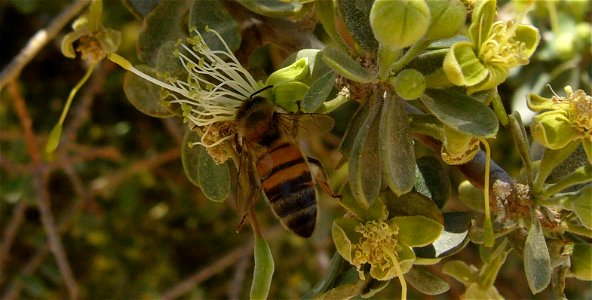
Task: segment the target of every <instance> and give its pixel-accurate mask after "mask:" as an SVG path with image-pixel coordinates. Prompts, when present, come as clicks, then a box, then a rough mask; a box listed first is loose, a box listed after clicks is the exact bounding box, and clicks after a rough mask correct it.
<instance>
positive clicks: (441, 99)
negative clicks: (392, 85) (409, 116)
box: [420, 90, 499, 138]
mask: <svg viewBox="0 0 592 300" xmlns="http://www.w3.org/2000/svg"><path fill="white" fill-rule="evenodd" d="M420 99H421V102H422V103H423V104H424V105H425V106H426V108H427V109H428V110H429V111H430V112H431V113H432V114H434V115H435V116H436V117H437V118H438V119H439V120H440V121H442V123H444V124H446V125H448V126H450V127H452V128H454V129H456V130H457V131H460V132H463V133H466V134H469V135H473V136H476V137H484V138H492V137H495V135H496V133H497V130H498V126H499V124H498V123H499V122H498V120H497V117H496V115H495V113H494V112H493V111H492V110H491V109H490V108H489V107H487V105H485V104H483V103H480V102H479V101H477V100H475V99H473V98H471V97H468V96H466V95H462V94H458V93H454V92H450V91H446V90H426V93H425V94H424V95H423V96H422V97H421V98H420Z"/></svg>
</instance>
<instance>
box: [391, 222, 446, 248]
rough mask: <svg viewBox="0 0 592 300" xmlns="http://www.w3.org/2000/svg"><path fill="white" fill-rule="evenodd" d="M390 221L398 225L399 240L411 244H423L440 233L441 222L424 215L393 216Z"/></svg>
mask: <svg viewBox="0 0 592 300" xmlns="http://www.w3.org/2000/svg"><path fill="white" fill-rule="evenodd" d="M391 222H394V223H396V224H397V226H399V241H400V242H402V243H404V244H406V245H408V246H411V247H418V246H425V245H428V244H430V243H432V242H433V241H435V240H436V239H437V238H438V237H439V236H440V233H442V229H443V228H444V226H442V224H440V223H438V222H436V221H434V220H432V219H429V218H426V217H424V216H404V217H394V218H393V219H392V220H391Z"/></svg>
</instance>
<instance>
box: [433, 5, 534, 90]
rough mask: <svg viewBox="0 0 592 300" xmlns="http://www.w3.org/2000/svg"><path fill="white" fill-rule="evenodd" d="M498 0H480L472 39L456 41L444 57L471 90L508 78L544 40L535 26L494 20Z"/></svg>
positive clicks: (458, 81)
mask: <svg viewBox="0 0 592 300" xmlns="http://www.w3.org/2000/svg"><path fill="white" fill-rule="evenodd" d="M495 15H496V1H494V0H489V1H479V2H477V3H476V4H475V7H474V9H473V19H472V23H471V26H470V27H469V39H470V40H469V41H463V42H458V43H455V44H454V45H453V46H452V47H451V48H450V51H449V52H448V54H447V55H446V58H445V59H444V72H445V73H446V76H447V77H448V79H449V80H450V81H451V82H452V83H454V84H455V85H458V86H466V87H467V90H468V93H469V94H471V93H474V92H478V91H483V90H487V89H491V88H494V87H496V86H497V85H499V84H500V83H502V82H504V81H505V80H506V78H507V77H508V73H509V69H510V68H513V67H517V66H520V65H525V64H528V62H529V59H530V56H531V55H532V54H533V53H534V51H535V49H536V47H537V46H538V44H539V41H540V35H539V32H538V30H537V29H536V28H535V27H532V26H529V25H524V24H518V23H517V22H516V21H515V20H509V21H497V22H493V21H494V17H495Z"/></svg>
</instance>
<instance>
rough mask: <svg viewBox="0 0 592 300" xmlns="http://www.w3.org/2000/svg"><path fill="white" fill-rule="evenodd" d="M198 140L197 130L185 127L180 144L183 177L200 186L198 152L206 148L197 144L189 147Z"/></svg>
mask: <svg viewBox="0 0 592 300" xmlns="http://www.w3.org/2000/svg"><path fill="white" fill-rule="evenodd" d="M200 140H201V139H200V137H199V135H198V134H197V132H195V131H192V130H189V129H187V130H186V131H185V135H184V136H183V143H182V144H181V163H182V164H183V171H185V177H187V179H189V181H191V183H193V184H194V185H195V186H197V187H201V185H200V181H199V177H198V173H199V170H198V166H199V156H200V154H199V153H200V152H202V151H206V150H205V148H203V147H202V146H199V145H196V146H191V147H190V146H189V145H190V144H193V143H196V142H199V141H200Z"/></svg>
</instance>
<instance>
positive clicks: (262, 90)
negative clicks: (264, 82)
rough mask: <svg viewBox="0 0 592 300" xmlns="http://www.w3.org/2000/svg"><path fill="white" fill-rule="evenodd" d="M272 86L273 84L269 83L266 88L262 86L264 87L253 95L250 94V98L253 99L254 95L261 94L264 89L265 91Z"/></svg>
mask: <svg viewBox="0 0 592 300" xmlns="http://www.w3.org/2000/svg"><path fill="white" fill-rule="evenodd" d="M272 87H273V85H268V86H266V87H264V88H262V89H260V90H258V91H256V92H254V93H252V94H251V96H249V99H252V98H253V96H255V95H257V94H259V93H261V92H263V91H265V90H267V89H270V88H272Z"/></svg>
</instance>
